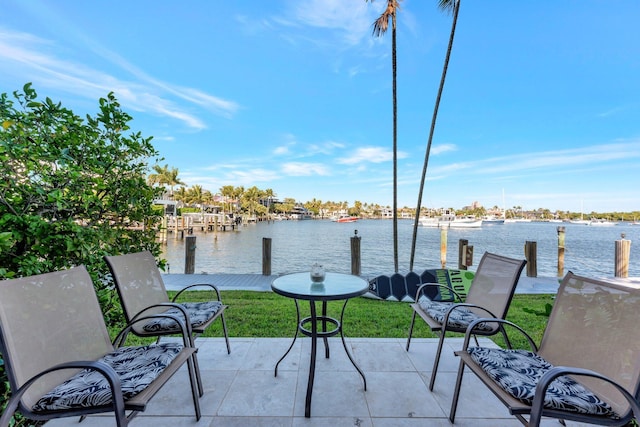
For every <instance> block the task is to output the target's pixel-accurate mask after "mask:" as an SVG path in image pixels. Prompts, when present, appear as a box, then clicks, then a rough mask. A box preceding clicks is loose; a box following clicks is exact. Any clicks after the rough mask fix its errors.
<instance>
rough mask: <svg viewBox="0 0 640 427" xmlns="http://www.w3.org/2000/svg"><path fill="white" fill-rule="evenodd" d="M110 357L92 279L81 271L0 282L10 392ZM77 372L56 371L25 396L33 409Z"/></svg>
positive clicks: (0, 336) (0, 341) (0, 339)
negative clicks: (67, 366) (74, 364)
mask: <svg viewBox="0 0 640 427" xmlns="http://www.w3.org/2000/svg"><path fill="white" fill-rule="evenodd" d="M110 351H113V346H112V345H111V341H110V339H109V333H108V332H107V328H106V325H105V323H104V317H103V315H102V310H101V309H100V304H99V303H98V298H97V296H96V293H95V290H94V287H93V282H92V281H91V277H90V276H89V273H87V270H86V269H85V268H84V266H81V267H75V268H72V269H69V270H63V271H57V272H54V273H46V274H41V275H37V276H30V277H24V278H19V279H11V280H3V281H0V352H1V353H2V356H3V358H4V362H5V367H6V373H7V376H8V378H9V382H10V384H11V388H12V389H13V390H17V389H18V388H19V387H21V386H22V385H23V384H24V383H25V382H27V381H28V380H29V379H30V378H31V377H33V376H34V375H35V374H37V373H40V372H42V371H44V370H46V369H48V368H50V367H52V366H55V365H57V364H60V363H65V362H70V361H74V360H76V361H77V360H97V359H99V358H100V357H102V356H104V355H105V354H106V353H108V352H110ZM75 372H76V371H71V370H65V371H57V372H54V373H51V374H49V375H46V376H44V377H43V378H42V379H40V380H38V381H37V382H36V383H35V384H34V385H33V386H32V387H30V388H29V390H28V391H27V392H26V393H25V394H24V397H23V399H22V404H23V405H24V406H25V408H28V409H30V408H32V407H33V405H34V404H35V402H36V401H37V400H38V399H39V398H40V397H41V396H42V394H44V393H45V392H47V391H49V390H51V389H52V388H53V387H54V386H57V385H59V384H60V383H62V382H63V381H64V380H66V379H67V378H69V377H71V376H72V375H73V374H74V373H75Z"/></svg>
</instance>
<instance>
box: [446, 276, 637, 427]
mask: <svg viewBox="0 0 640 427" xmlns="http://www.w3.org/2000/svg"><path fill="white" fill-rule="evenodd" d="M639 305H640V289H638V288H637V287H633V286H629V285H618V284H616V283H612V282H605V281H600V280H594V279H589V278H586V277H580V276H576V275H574V274H572V273H568V274H567V275H566V276H565V278H564V279H563V281H562V283H561V284H560V288H559V289H558V293H557V296H556V299H555V302H554V304H553V308H552V310H551V314H550V316H549V320H548V323H547V327H546V329H545V332H544V335H543V336H542V341H541V343H540V348H537V347H536V345H535V343H534V341H533V339H532V338H531V337H530V336H528V335H527V334H526V332H525V331H524V330H523V329H522V328H521V327H519V326H517V325H515V324H513V323H511V322H509V321H507V320H504V319H493V320H490V319H480V320H477V321H476V322H484V323H489V322H495V323H500V324H503V325H505V326H506V327H507V328H509V329H510V330H511V328H513V331H514V333H522V334H523V335H524V336H525V337H526V338H527V341H528V342H529V345H530V346H531V350H530V351H528V350H520V349H502V348H487V347H479V346H475V347H472V346H469V341H470V332H467V334H466V336H465V340H464V347H463V350H461V351H457V352H456V355H458V356H460V368H459V369H458V377H457V381H456V386H455V391H454V394H453V402H452V404H451V412H450V414H449V419H450V420H451V422H452V423H453V422H454V420H455V415H456V409H457V405H458V398H459V395H460V389H461V385H462V378H463V373H464V371H465V367H468V368H470V370H471V371H472V372H473V373H474V374H475V375H477V376H478V378H480V380H482V382H483V383H484V384H485V385H486V386H487V387H488V388H489V390H491V391H492V392H493V394H495V395H496V396H497V397H498V399H499V400H500V401H501V402H502V403H503V404H504V405H506V406H507V408H508V410H509V412H510V413H511V414H512V415H514V416H515V417H516V418H518V419H519V420H520V421H521V422H522V423H523V424H524V425H527V426H532V427H537V426H538V425H539V424H540V420H541V418H542V417H551V418H556V419H558V420H560V421H561V422H562V423H563V424H564V420H570V421H576V422H582V423H591V424H599V425H608V426H624V425H627V423H628V422H629V421H630V420H631V419H632V418H633V416H634V414H635V416H636V417H637V416H640V407H639V405H638V398H639V397H640V396H639V391H640V386H639V384H640V328H638V324H640V310H638V306H639ZM476 322H473V323H472V324H470V325H469V328H470V329H471V328H472V327H473V326H474V325H475V324H476ZM527 415H528V416H529V420H528V421H527V419H526V416H527Z"/></svg>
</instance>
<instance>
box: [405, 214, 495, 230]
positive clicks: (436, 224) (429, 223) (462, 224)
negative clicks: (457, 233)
mask: <svg viewBox="0 0 640 427" xmlns="http://www.w3.org/2000/svg"><path fill="white" fill-rule="evenodd" d="M418 223H419V224H420V225H421V226H423V227H433V228H480V227H482V223H483V221H482V219H477V218H475V217H473V216H467V217H464V218H457V217H456V215H455V214H453V213H445V214H443V215H441V216H439V217H435V218H434V217H423V218H420V219H419V220H418Z"/></svg>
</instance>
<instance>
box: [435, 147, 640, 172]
mask: <svg viewBox="0 0 640 427" xmlns="http://www.w3.org/2000/svg"><path fill="white" fill-rule="evenodd" d="M638 158H640V141H629V142H615V143H611V144H601V145H594V146H588V147H580V148H572V149H565V150H555V151H542V152H529V153H521V154H515V155H512V156H500V157H491V158H487V159H482V160H478V161H468V162H456V163H450V164H446V165H440V166H435V167H433V168H432V169H431V170H430V172H429V173H430V174H431V173H432V174H434V175H442V174H444V175H447V174H453V173H456V174H459V173H461V172H465V173H468V174H473V175H483V176H487V175H504V174H509V173H517V174H519V175H522V174H525V173H532V172H539V171H544V170H546V171H549V170H562V169H565V168H572V169H575V168H580V167H595V166H600V165H603V164H607V163H608V162H613V161H618V160H631V159H638Z"/></svg>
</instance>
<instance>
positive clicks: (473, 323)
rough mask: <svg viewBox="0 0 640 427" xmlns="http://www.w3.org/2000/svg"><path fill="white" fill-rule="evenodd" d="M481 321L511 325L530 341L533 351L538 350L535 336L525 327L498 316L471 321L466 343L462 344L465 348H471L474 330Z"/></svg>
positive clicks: (466, 334)
mask: <svg viewBox="0 0 640 427" xmlns="http://www.w3.org/2000/svg"><path fill="white" fill-rule="evenodd" d="M479 323H498V324H499V326H500V328H503V329H504V326H505V325H506V326H510V327H512V328H514V329H515V330H517V331H519V332H520V333H521V334H522V335H523V336H524V337H525V338H526V339H527V341H528V342H529V346H531V351H533V352H534V353H537V352H538V346H537V345H536V343H535V342H534V341H533V338H531V336H530V335H529V334H528V333H527V331H525V330H524V329H522V328H521V327H520V326H518V325H516V324H515V323H513V322H510V321H508V320H505V319H497V318H480V319H476V320H474V321H473V322H471V323H469V326H467V331H466V332H465V334H464V343H463V344H462V349H463V350H467V349H468V348H469V342H470V341H471V336H472V335H473V330H474V329H475V327H476V326H477V325H478V324H479Z"/></svg>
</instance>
